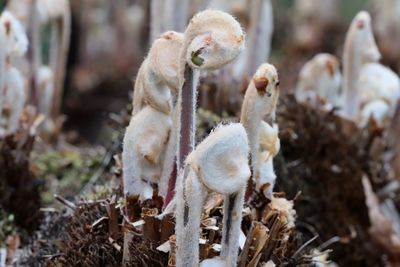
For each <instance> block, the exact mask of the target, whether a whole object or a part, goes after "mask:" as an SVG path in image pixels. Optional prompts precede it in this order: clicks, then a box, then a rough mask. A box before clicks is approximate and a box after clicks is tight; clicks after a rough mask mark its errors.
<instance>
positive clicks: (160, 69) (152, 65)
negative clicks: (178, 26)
mask: <svg viewBox="0 0 400 267" xmlns="http://www.w3.org/2000/svg"><path fill="white" fill-rule="evenodd" d="M182 44H183V35H182V34H181V33H178V32H173V31H169V32H166V33H164V34H163V35H161V36H160V37H159V38H158V39H156V40H155V41H154V43H153V45H152V47H151V49H150V51H149V54H148V57H147V58H146V59H145V60H144V61H143V63H142V65H141V66H140V68H139V71H138V74H137V77H136V81H135V88H134V95H133V108H134V109H133V112H132V114H133V115H135V114H136V113H138V112H139V111H140V110H141V109H142V108H143V106H145V105H150V106H152V107H153V108H155V109H157V110H159V111H161V112H164V113H165V114H169V113H170V112H171V109H172V96H171V92H172V93H173V94H174V95H177V94H178V90H179V89H178V88H179V82H178V61H179V60H178V57H177V56H176V55H177V54H179V51H180V49H181V48H182Z"/></svg>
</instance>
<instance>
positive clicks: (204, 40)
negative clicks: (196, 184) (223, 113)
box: [165, 10, 244, 205]
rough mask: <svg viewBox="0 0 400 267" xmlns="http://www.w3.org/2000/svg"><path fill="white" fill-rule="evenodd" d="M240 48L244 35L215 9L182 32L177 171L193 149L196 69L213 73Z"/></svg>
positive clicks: (172, 181) (201, 14)
mask: <svg viewBox="0 0 400 267" xmlns="http://www.w3.org/2000/svg"><path fill="white" fill-rule="evenodd" d="M243 49H244V33H243V30H242V28H241V26H240V24H239V22H237V21H236V20H235V19H234V18H233V17H232V16H231V15H229V14H227V13H225V12H222V11H218V10H205V11H202V12H199V13H197V14H196V15H195V16H194V17H193V18H192V19H191V20H190V22H189V25H188V27H187V28H186V31H185V33H184V44H183V47H182V49H181V51H180V57H179V76H178V77H179V96H178V103H177V105H178V106H177V108H178V109H177V111H176V112H177V114H178V116H179V117H178V119H177V122H178V125H177V126H178V127H177V129H178V130H177V156H176V160H177V170H178V172H179V170H181V169H182V168H183V166H184V162H185V159H186V157H187V155H188V154H189V153H190V152H191V151H192V150H193V149H194V143H195V116H196V97H197V85H198V80H199V74H200V70H215V69H219V68H221V67H223V66H224V65H226V64H228V63H229V62H231V61H232V60H234V59H235V58H236V57H237V56H238V55H239V53H240V52H241V51H242V50H243ZM175 179H176V177H173V176H171V178H170V181H169V183H168V191H167V196H166V201H165V203H166V205H167V204H168V203H169V201H170V200H171V199H172V197H173V194H174V188H175V184H176V181H175Z"/></svg>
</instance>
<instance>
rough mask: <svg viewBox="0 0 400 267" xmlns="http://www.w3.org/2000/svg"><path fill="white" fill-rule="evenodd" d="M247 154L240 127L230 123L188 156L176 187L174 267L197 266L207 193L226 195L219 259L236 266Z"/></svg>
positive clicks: (216, 130) (246, 177)
mask: <svg viewBox="0 0 400 267" xmlns="http://www.w3.org/2000/svg"><path fill="white" fill-rule="evenodd" d="M248 152H249V147H248V141H247V136H246V132H245V130H244V128H243V126H242V125H241V124H239V123H233V124H230V125H226V126H219V127H217V128H216V129H215V130H214V131H213V132H212V133H211V134H210V135H209V136H208V137H207V138H206V139H204V140H203V142H201V143H200V144H199V145H198V146H197V148H196V149H195V150H194V151H193V152H192V153H190V154H189V156H188V158H187V161H186V165H185V168H184V171H183V172H181V174H180V176H179V181H178V182H179V184H181V185H182V186H178V187H177V198H176V199H177V207H176V228H175V229H176V231H175V232H176V236H177V253H176V257H177V264H176V266H177V267H182V266H197V265H198V262H199V226H200V220H201V212H202V207H203V204H204V200H205V198H206V195H207V193H210V192H217V193H220V194H224V195H225V201H224V218H223V237H222V244H221V245H222V249H221V258H223V259H224V261H225V266H235V265H236V259H237V254H238V250H239V242H238V240H239V233H240V222H241V217H242V207H243V198H244V193H245V189H246V184H247V180H248V178H249V177H250V169H249V166H248V163H247V161H248Z"/></svg>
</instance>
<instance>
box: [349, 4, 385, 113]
mask: <svg viewBox="0 0 400 267" xmlns="http://www.w3.org/2000/svg"><path fill="white" fill-rule="evenodd" d="M380 58H381V54H380V52H379V50H378V47H377V45H376V42H375V39H374V36H373V33H372V28H371V16H370V15H369V13H368V12H366V11H360V12H359V13H358V14H357V15H356V16H355V18H354V19H353V21H352V22H351V25H350V28H349V30H348V32H347V34H346V40H345V43H344V50H343V94H344V106H343V115H344V116H345V117H347V118H349V119H352V120H354V119H356V116H357V107H358V105H359V97H358V92H357V81H358V77H359V74H360V70H361V68H362V66H363V65H364V64H366V63H372V62H378V61H379V59H380Z"/></svg>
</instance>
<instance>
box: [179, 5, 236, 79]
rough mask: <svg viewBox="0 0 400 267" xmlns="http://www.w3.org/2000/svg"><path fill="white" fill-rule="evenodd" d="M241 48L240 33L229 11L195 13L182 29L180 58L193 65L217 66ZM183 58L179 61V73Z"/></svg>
mask: <svg viewBox="0 0 400 267" xmlns="http://www.w3.org/2000/svg"><path fill="white" fill-rule="evenodd" d="M243 49H244V33H243V30H242V28H241V27H240V24H239V23H238V22H237V21H236V20H235V19H234V18H233V17H232V16H231V15H229V14H227V13H225V12H222V11H218V10H205V11H202V12H199V13H197V14H196V15H195V16H194V17H193V18H192V19H191V20H190V23H189V25H188V27H187V28H186V31H185V44H184V49H183V50H182V53H183V55H182V57H181V60H184V61H185V62H186V63H188V64H189V66H190V67H191V68H194V69H198V68H200V69H210V70H214V69H218V68H221V67H222V66H224V65H226V64H227V63H229V62H231V61H232V60H234V59H235V58H236V57H237V56H238V55H239V53H240V52H241V51H242V50H243ZM185 62H181V66H182V70H181V72H182V74H183V67H184V66H185Z"/></svg>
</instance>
